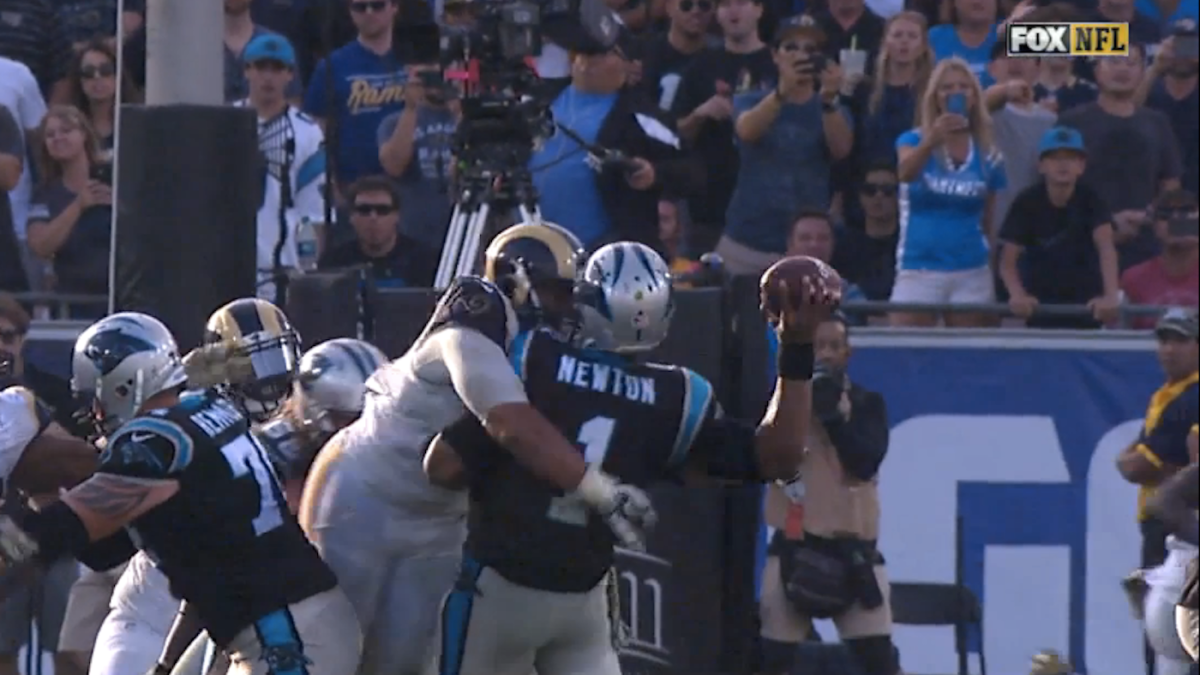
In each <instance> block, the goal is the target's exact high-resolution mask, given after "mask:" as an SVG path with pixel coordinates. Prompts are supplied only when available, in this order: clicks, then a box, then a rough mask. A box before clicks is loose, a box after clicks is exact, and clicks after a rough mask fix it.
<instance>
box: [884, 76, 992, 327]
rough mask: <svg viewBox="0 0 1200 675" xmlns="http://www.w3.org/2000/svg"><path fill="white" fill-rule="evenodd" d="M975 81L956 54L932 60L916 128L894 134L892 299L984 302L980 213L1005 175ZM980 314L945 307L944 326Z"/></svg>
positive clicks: (911, 318)
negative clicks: (896, 225) (896, 208)
mask: <svg viewBox="0 0 1200 675" xmlns="http://www.w3.org/2000/svg"><path fill="white" fill-rule="evenodd" d="M982 101H983V88H982V87H981V86H980V85H979V81H978V80H977V79H975V76H974V75H972V74H971V69H970V66H969V65H968V64H967V63H966V62H965V61H963V60H962V59H959V58H950V59H947V60H945V61H942V62H941V63H939V64H938V65H937V67H936V68H935V69H934V71H933V75H931V76H930V81H929V86H928V87H927V88H926V90H925V95H924V96H923V98H922V100H921V107H920V110H919V111H918V114H917V120H918V121H917V128H916V129H913V130H911V131H907V132H905V133H904V134H903V135H901V136H900V138H899V139H897V140H896V153H897V156H898V159H899V166H898V169H897V175H898V177H899V179H900V181H901V190H900V244H899V246H898V248H897V251H896V265H897V272H896V283H895V286H894V287H893V288H892V298H891V299H892V302H897V303H920V304H946V303H952V304H973V303H990V302H992V301H993V300H994V299H995V288H994V286H993V282H992V272H991V268H990V266H989V264H988V260H989V255H990V254H989V251H990V242H989V237H988V234H987V233H989V232H991V228H990V226H989V224H988V222H987V221H988V214H990V213H991V210H992V202H993V201H994V199H995V194H996V192H997V191H999V190H1002V189H1004V187H1005V186H1006V185H1007V179H1006V178H1005V175H1004V162H1003V159H1002V158H1001V156H1000V153H999V152H998V151H997V150H996V148H995V145H994V144H993V142H992V131H991V119H990V118H989V117H988V113H987V110H986V108H985V106H984V105H983V103H982ZM936 322H937V314H936V313H912V312H896V313H893V314H892V324H893V325H900V326H930V325H933V324H935V323H936ZM987 322H988V317H986V316H979V315H974V314H947V316H946V324H947V325H951V326H983V325H986V324H987Z"/></svg>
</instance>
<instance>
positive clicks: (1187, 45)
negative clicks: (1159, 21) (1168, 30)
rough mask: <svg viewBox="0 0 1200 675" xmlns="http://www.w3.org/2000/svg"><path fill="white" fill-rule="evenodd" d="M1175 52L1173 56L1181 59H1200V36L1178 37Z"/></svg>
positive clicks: (1176, 37)
mask: <svg viewBox="0 0 1200 675" xmlns="http://www.w3.org/2000/svg"><path fill="white" fill-rule="evenodd" d="M1174 52H1175V53H1174V54H1172V56H1174V57H1176V58H1180V59H1195V58H1200V36H1197V35H1176V36H1175V49H1174Z"/></svg>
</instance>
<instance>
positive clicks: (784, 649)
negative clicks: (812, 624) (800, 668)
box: [758, 637, 800, 675]
mask: <svg viewBox="0 0 1200 675" xmlns="http://www.w3.org/2000/svg"><path fill="white" fill-rule="evenodd" d="M799 646H800V645H799V644H797V643H795V642H780V641H778V640H772V639H770V638H765V637H760V638H759V639H758V672H760V673H768V674H769V675H776V674H777V673H790V672H791V671H792V666H793V665H794V663H795V661H796V649H798V648H799Z"/></svg>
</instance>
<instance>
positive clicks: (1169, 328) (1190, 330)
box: [1154, 307, 1200, 340]
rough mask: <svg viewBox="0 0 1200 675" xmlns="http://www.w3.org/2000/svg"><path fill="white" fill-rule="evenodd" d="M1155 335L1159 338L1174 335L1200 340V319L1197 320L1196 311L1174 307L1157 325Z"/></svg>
mask: <svg viewBox="0 0 1200 675" xmlns="http://www.w3.org/2000/svg"><path fill="white" fill-rule="evenodd" d="M1154 334H1155V335H1157V336H1159V337H1163V336H1164V335H1167V334H1173V335H1180V336H1183V337H1185V338H1190V339H1192V340H1197V339H1200V318H1197V316H1196V310H1194V309H1188V308H1186V307H1172V308H1171V309H1168V310H1167V311H1166V312H1164V313H1163V315H1162V317H1161V318H1160V319H1159V320H1158V323H1157V324H1155V326H1154Z"/></svg>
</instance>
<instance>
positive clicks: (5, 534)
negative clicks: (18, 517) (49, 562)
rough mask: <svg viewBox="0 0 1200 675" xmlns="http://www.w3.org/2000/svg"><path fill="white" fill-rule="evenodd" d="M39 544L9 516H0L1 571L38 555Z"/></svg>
mask: <svg viewBox="0 0 1200 675" xmlns="http://www.w3.org/2000/svg"><path fill="white" fill-rule="evenodd" d="M37 552H38V545H37V542H36V541H34V540H33V538H32V537H30V536H29V534H27V533H26V532H25V530H22V529H21V528H20V527H18V526H17V523H16V522H15V521H13V519H12V518H10V517H9V516H0V571H2V570H5V569H8V568H11V567H13V566H14V565H17V564H20V563H23V562H25V561H26V560H29V559H30V558H32V557H33V556H35V555H37Z"/></svg>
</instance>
